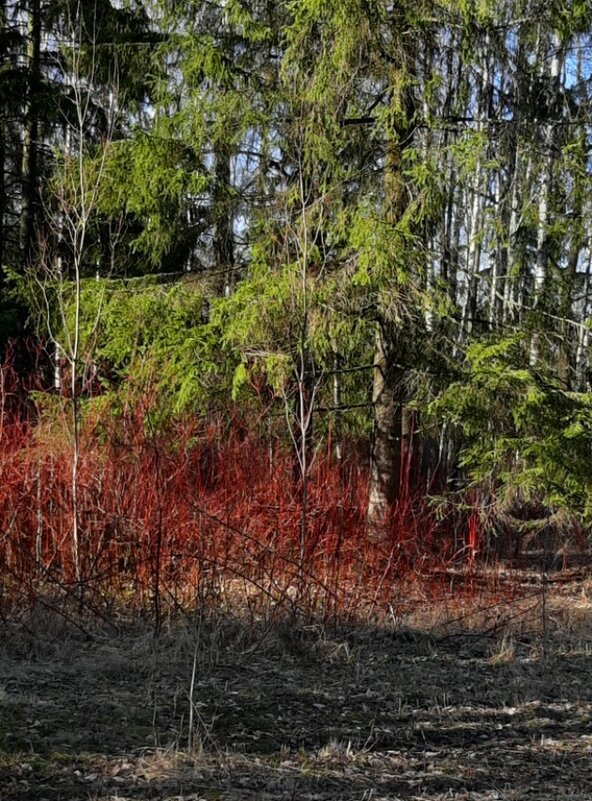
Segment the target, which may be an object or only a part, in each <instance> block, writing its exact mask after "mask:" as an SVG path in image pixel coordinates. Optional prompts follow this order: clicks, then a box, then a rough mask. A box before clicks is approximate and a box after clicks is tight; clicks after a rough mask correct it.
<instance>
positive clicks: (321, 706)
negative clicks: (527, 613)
mask: <svg viewBox="0 0 592 801" xmlns="http://www.w3.org/2000/svg"><path fill="white" fill-rule="evenodd" d="M560 634H561V632H557V634H556V635H551V634H548V633H547V634H546V635H545V637H546V639H545V641H544V642H543V639H542V635H535V636H526V635H522V636H521V638H514V639H509V638H507V637H505V638H503V639H500V640H495V639H492V638H489V637H484V636H479V635H477V634H467V633H464V634H459V635H458V636H456V635H455V636H447V637H441V638H437V637H434V636H431V635H429V634H426V633H422V632H420V631H412V630H406V631H394V632H393V631H387V630H382V629H373V630H371V629H358V630H350V631H347V632H344V631H342V632H340V631H329V630H328V629H327V628H325V627H321V626H295V625H294V624H289V623H281V624H278V625H277V626H276V627H274V628H272V629H271V630H267V631H261V632H259V633H257V632H254V631H253V630H252V629H250V628H248V627H245V626H243V625H242V624H241V623H240V622H239V621H237V620H230V619H227V620H224V621H217V622H216V623H210V624H208V625H203V624H202V625H186V626H183V627H177V628H175V629H174V630H171V631H169V632H167V633H163V634H162V636H161V637H160V638H159V639H158V640H157V641H155V640H154V638H153V637H152V634H151V632H150V631H148V630H147V629H143V628H142V627H141V626H130V627H128V628H126V627H120V628H119V630H117V631H116V630H115V629H113V630H111V631H109V630H108V629H105V628H104V629H102V630H100V631H97V632H96V636H95V637H94V639H93V640H91V641H87V640H85V639H83V638H82V637H80V636H78V635H77V634H76V633H75V632H73V631H71V630H69V631H67V632H64V631H62V632H61V633H60V634H59V636H56V635H52V633H51V631H49V630H48V629H47V627H46V630H45V631H31V630H29V631H26V630H25V629H24V628H22V627H20V626H14V627H6V628H5V629H4V631H3V647H2V649H1V654H0V789H1V792H0V797H1V798H2V799H6V801H25V799H27V801H28V800H29V799H37V800H38V801H40V799H48V800H49V801H58V799H64V801H74V799H89V798H90V799H95V801H107V799H112V798H118V799H120V800H121V799H130V800H131V799H134V801H135V800H136V799H138V800H139V799H161V800H162V799H166V800H167V801H168V800H169V799H170V800H171V801H172V799H192V800H193V801H196V800H197V799H228V800H230V799H237V800H238V799H265V800H266V801H272V800H274V799H315V800H316V801H324V800H325V799H326V800H327V801H328V800H329V799H346V800H347V799H352V800H353V799H358V800H359V799H363V798H364V799H373V801H379V799H409V800H410V801H411V799H425V800H426V801H433V800H435V799H440V798H453V799H467V798H471V799H493V798H508V799H511V798H520V799H526V798H528V799H541V800H542V799H545V800H546V801H548V799H550V798H560V797H562V796H565V795H566V794H567V795H569V797H570V798H578V797H580V798H581V799H584V798H586V799H588V798H590V796H591V794H592V778H591V774H590V761H591V756H590V754H591V752H592V684H591V683H590V682H589V680H588V677H589V670H590V657H589V655H588V654H589V646H590V643H589V642H587V641H585V640H583V639H580V640H579V642H578V644H577V647H575V646H574V643H572V645H571V646H570V650H569V652H567V651H566V648H565V639H564V638H562V637H561V636H560Z"/></svg>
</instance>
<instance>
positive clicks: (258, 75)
mask: <svg viewBox="0 0 592 801" xmlns="http://www.w3.org/2000/svg"><path fill="white" fill-rule="evenodd" d="M0 43H1V51H2V54H3V56H2V64H1V66H0V261H1V263H2V267H3V271H2V292H3V296H2V331H1V334H2V337H3V340H4V341H5V342H6V341H7V340H8V339H9V338H10V337H14V336H18V335H19V333H20V326H22V325H26V327H28V329H29V333H34V334H35V336H37V337H38V339H39V341H40V342H42V343H43V344H44V346H45V347H46V349H47V352H48V354H49V357H50V361H51V365H49V364H47V365H46V366H45V368H44V369H45V374H44V375H45V378H46V383H45V386H46V389H47V391H48V392H53V393H54V394H56V392H57V394H58V395H61V396H62V398H63V401H64V402H68V403H70V405H71V407H72V408H71V423H70V425H71V431H72V442H73V448H74V453H75V458H74V465H73V472H72V480H73V486H74V491H73V504H74V506H76V503H77V500H76V495H77V493H76V483H77V481H78V473H77V470H78V467H77V464H78V461H79V458H80V456H81V454H80V452H79V449H80V447H81V446H82V441H83V440H82V438H81V437H82V434H83V433H84V432H85V426H86V421H87V420H89V419H93V415H92V414H91V413H90V411H89V410H91V409H92V408H94V407H97V408H100V409H101V410H102V414H104V415H106V416H112V417H113V419H117V418H118V415H119V416H120V417H119V419H121V415H124V414H125V413H126V410H127V411H129V409H130V408H132V407H133V406H134V404H136V403H146V398H147V397H149V398H150V413H151V417H150V425H151V426H153V427H155V431H158V432H159V433H162V432H164V431H172V430H173V428H174V426H175V424H176V423H178V421H179V420H188V419H194V420H200V421H204V420H212V419H214V418H216V419H220V420H225V421H227V424H228V426H230V423H229V422H228V421H230V420H233V419H236V415H237V413H238V414H239V415H240V417H241V419H242V420H243V421H247V424H248V426H250V427H251V428H252V430H253V432H255V435H256V436H257V437H260V438H262V440H266V441H268V442H269V443H271V446H272V447H275V446H278V447H280V448H283V449H284V453H285V452H290V451H291V452H292V453H293V455H294V460H295V470H294V474H293V479H294V481H295V483H296V484H299V486H300V488H301V492H302V505H303V510H304V511H303V520H305V519H306V516H307V514H308V512H307V507H306V503H307V501H306V492H307V489H306V488H307V482H308V479H309V477H310V476H311V474H312V473H311V471H312V470H313V466H314V462H315V458H316V455H317V453H318V452H319V448H322V449H325V448H326V446H327V445H329V447H330V449H331V450H332V453H333V456H334V458H336V459H337V460H339V459H340V458H342V457H343V450H344V448H346V447H347V448H349V453H353V452H356V453H359V454H361V456H362V457H363V459H366V458H367V467H368V475H369V482H370V486H369V493H368V509H367V513H366V519H367V521H368V524H369V526H370V528H371V529H374V528H375V527H376V526H380V525H381V524H382V522H384V517H385V515H386V514H387V511H388V509H389V508H390V507H392V505H393V504H395V503H397V502H402V498H403V497H404V496H405V495H406V493H408V492H409V490H410V488H414V489H416V490H418V491H420V492H424V493H425V492H428V493H429V492H433V493H439V494H441V495H445V496H446V494H447V493H451V497H454V498H457V497H458V492H459V491H460V492H461V494H462V493H463V492H466V491H470V493H471V495H470V497H472V498H475V497H479V493H481V494H482V497H487V498H494V499H495V503H498V504H499V505H500V508H501V507H504V508H507V507H508V506H512V505H514V506H516V505H518V506H519V507H520V509H521V514H522V516H523V517H524V516H526V517H528V516H529V515H530V516H532V517H533V518H536V519H547V518H549V519H550V518H552V516H553V515H554V514H555V513H556V512H557V511H558V510H560V509H562V510H567V512H568V513H570V514H573V515H575V516H579V517H580V518H581V519H583V520H585V521H588V520H589V519H590V517H591V515H592V487H591V486H590V478H589V472H590V471H589V461H590V458H591V457H592V452H591V447H592V440H591V437H592V433H591V432H592V403H591V401H590V395H589V371H590V367H589V361H590V360H589V349H590V325H589V323H590V318H591V315H592V292H591V290H592V285H591V281H590V274H591V265H592V245H591V242H590V238H589V236H588V233H587V231H588V228H589V226H590V215H591V212H592V205H591V203H590V186H591V177H592V164H591V163H590V135H591V127H590V126H591V120H592V83H591V77H590V76H591V64H592V61H591V48H592V7H591V6H590V3H589V2H588V0H564V2H541V0H504V2H493V0H475V1H473V0H465V1H464V2H459V3H456V2H449V0H419V2H417V0H416V1H415V2H408V1H407V0H399V2H396V3H391V2H386V0H370V1H368V2H367V1H365V0H330V1H329V0H282V2H275V3H271V2H267V0H226V2H223V1H222V0H220V2H200V1H199V0H180V1H179V2H175V3H166V2H160V1H159V0H129V2H124V3H116V2H111V1H110V0H100V1H99V2H94V3H86V2H71V1H70V0H26V1H25V0H23V1H22V2H18V3H17V2H12V1H11V0H1V2H0ZM37 408H38V409H43V410H44V414H50V413H51V410H52V409H55V404H52V403H51V402H45V403H42V402H40V401H39V400H38V401H37ZM62 408H63V404H60V409H62ZM226 430H228V429H226ZM85 436H86V434H85ZM171 437H173V435H172V434H171ZM173 439H174V437H173ZM172 447H174V442H173V443H172ZM77 516H78V511H76V510H75V511H74V529H75V532H74V533H75V539H76V536H77V534H76V529H77ZM303 525H304V524H303ZM304 529H305V526H304V528H303V532H304ZM303 536H304V534H303Z"/></svg>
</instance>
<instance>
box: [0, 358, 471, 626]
mask: <svg viewBox="0 0 592 801" xmlns="http://www.w3.org/2000/svg"><path fill="white" fill-rule="evenodd" d="M10 364H11V360H10V359H7V360H6V361H5V363H4V366H3V368H2V370H1V371H0V380H1V382H2V385H1V390H2V395H1V396H2V422H1V427H0V458H1V464H0V473H1V475H0V521H1V526H0V609H2V608H6V607H7V606H9V605H14V604H15V603H18V602H19V599H22V598H23V597H25V596H28V597H31V598H35V597H36V596H37V595H39V594H41V593H47V592H48V591H49V592H51V591H52V590H53V591H56V592H57V591H59V592H62V593H72V595H73V596H74V597H76V598H81V597H83V598H84V599H85V601H86V602H87V603H88V604H91V605H95V606H96V607H97V608H101V607H103V608H104V605H105V604H109V605H113V604H114V603H116V604H121V605H127V607H128V608H129V609H130V610H131V611H134V612H138V613H140V612H151V613H153V614H155V615H156V616H157V617H158V618H160V616H161V615H162V614H163V611H164V610H165V609H167V610H171V609H188V608H199V609H202V610H205V609H217V610H223V609H228V610H230V611H237V609H238V608H240V609H242V610H248V611H250V613H251V614H253V615H260V614H262V613H266V614H269V612H270V611H272V612H273V611H274V610H278V612H280V611H285V610H293V611H296V612H297V613H299V614H303V615H307V616H311V617H314V618H316V619H318V618H321V619H323V620H330V619H335V620H341V619H343V618H349V619H351V618H359V617H361V616H363V617H365V618H366V619H368V618H370V617H375V616H376V615H378V614H384V612H385V610H389V609H390V610H392V608H393V605H395V604H396V602H397V601H396V598H397V592H400V589H399V590H398V589H397V588H398V587H399V588H400V586H401V582H402V581H406V580H408V579H409V578H410V577H418V576H427V575H429V574H430V571H432V574H433V573H434V572H437V571H435V570H434V568H440V569H441V568H442V566H443V565H447V564H450V563H451V562H452V561H453V560H457V561H458V560H459V559H460V560H461V561H462V560H464V562H465V564H467V565H469V566H470V565H472V564H473V562H474V560H475V556H476V549H477V544H478V539H479V533H478V531H477V518H476V517H475V516H474V515H473V516H472V517H471V518H470V520H469V521H468V523H469V525H468V526H467V521H466V520H464V519H463V517H462V516H461V515H460V513H458V512H455V511H454V510H452V509H451V511H450V513H449V514H448V516H444V517H442V515H440V516H439V518H438V520H437V519H436V517H435V515H434V514H433V513H432V512H431V510H430V507H429V505H428V503H427V502H426V500H425V499H424V498H422V497H421V496H420V495H417V494H414V493H412V492H411V491H409V488H407V491H405V492H403V493H402V495H401V499H400V501H399V503H398V504H397V505H396V506H395V507H394V508H393V510H392V513H391V515H390V518H389V520H388V521H387V524H386V529H387V530H386V533H385V536H384V537H380V538H377V537H376V533H375V532H374V533H373V534H370V533H369V532H368V530H367V526H366V508H367V493H368V481H367V470H366V468H365V467H364V465H363V460H360V459H359V458H356V457H355V454H354V453H352V454H351V455H350V456H347V455H345V456H344V457H343V458H342V459H341V460H340V461H336V460H335V459H334V458H333V456H332V455H331V453H330V449H328V452H327V454H326V455H324V456H323V455H322V454H319V455H318V457H317V459H316V461H315V464H314V466H313V468H312V470H311V473H310V476H309V478H308V486H307V492H308V498H307V504H306V521H305V532H306V537H305V543H304V550H303V549H302V506H301V493H300V488H299V486H298V485H297V484H295V482H294V464H293V458H294V457H293V454H292V453H291V452H290V449H289V447H288V446H287V445H285V444H281V443H279V442H276V443H270V442H269V441H268V440H266V439H264V438H262V436H261V434H258V433H257V432H255V431H252V430H249V429H248V427H247V426H245V425H244V422H241V421H240V419H239V418H238V416H237V417H236V419H234V420H231V421H229V420H228V419H226V420H225V421H224V422H223V421H222V420H210V421H204V420H195V419H183V420H178V421H177V422H176V423H175V424H174V425H169V426H168V427H167V429H166V431H162V430H161V429H155V426H154V425H153V424H152V422H151V416H150V404H149V403H146V404H144V405H142V404H141V403H139V404H136V406H135V407H134V408H131V409H128V410H127V411H126V410H123V411H122V410H121V409H120V410H119V411H118V412H117V414H111V415H104V416H103V417H102V418H101V417H100V416H99V414H98V412H95V413H93V412H92V411H91V412H89V413H88V414H87V416H86V419H85V424H84V426H83V432H82V436H81V440H80V456H79V464H78V492H77V496H78V497H77V504H78V507H77V514H78V538H79V541H78V543H77V548H76V549H74V548H73V543H72V531H73V525H72V523H73V521H72V516H73V504H72V482H71V470H70V465H71V459H72V441H71V436H70V434H69V430H68V411H67V405H68V403H69V400H68V399H67V398H60V397H58V396H55V395H53V396H52V395H51V393H50V392H47V393H42V392H40V393H39V394H38V395H35V394H34V393H33V392H32V390H38V391H39V390H41V389H42V388H41V387H40V386H39V382H33V381H30V382H28V383H27V382H26V381H23V380H21V379H19V378H18V377H17V375H16V373H15V371H14V369H13V368H12V367H11V366H10ZM48 400H51V401H53V402H55V409H53V411H52V415H50V416H49V418H48V415H47V414H46V415H43V414H40V412H39V409H40V408H41V407H42V406H43V404H44V403H45V404H47V402H48ZM60 404H61V406H60ZM60 408H63V412H62V413H60ZM56 410H57V411H56ZM93 414H94V417H93ZM48 419H50V422H48ZM352 450H353V449H352ZM75 558H76V559H78V561H79V564H78V565H75V564H74V559H75Z"/></svg>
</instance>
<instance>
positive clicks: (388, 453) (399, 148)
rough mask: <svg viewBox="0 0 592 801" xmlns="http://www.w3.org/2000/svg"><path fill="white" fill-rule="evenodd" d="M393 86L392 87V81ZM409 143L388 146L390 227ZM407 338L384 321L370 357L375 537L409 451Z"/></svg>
mask: <svg viewBox="0 0 592 801" xmlns="http://www.w3.org/2000/svg"><path fill="white" fill-rule="evenodd" d="M393 85H396V77H395V78H394V80H393ZM404 102H405V105H406V112H407V114H406V118H407V121H409V120H411V118H412V99H411V96H410V95H409V93H406V97H405V98H404ZM410 137H411V131H410V130H409V129H408V128H407V127H406V128H404V129H401V130H394V131H393V132H392V134H391V136H390V139H389V141H387V144H386V154H385V174H384V196H385V215H386V219H387V221H388V222H389V223H390V224H392V225H393V226H394V225H396V224H397V223H399V222H400V221H401V219H402V218H403V215H404V213H405V210H406V208H407V204H408V196H407V187H406V185H405V177H404V175H403V154H404V149H405V148H406V147H408V146H409V142H410ZM410 336H411V335H410V332H408V331H407V332H403V331H401V330H400V324H398V323H393V322H391V321H389V320H387V319H384V318H382V319H380V320H379V325H378V330H377V332H376V340H375V355H374V381H373V391H372V402H373V407H374V430H373V437H372V449H371V459H370V492H369V499H368V523H369V526H370V530H371V532H372V533H373V534H374V535H375V536H380V534H381V531H382V527H383V524H384V521H385V518H386V514H387V512H388V509H389V507H390V506H391V505H392V504H393V503H394V501H395V500H396V498H397V496H398V494H399V491H400V488H401V466H402V459H403V456H404V454H405V453H406V451H407V446H408V430H407V429H405V430H404V429H403V417H404V406H405V403H406V401H407V397H406V394H407V393H406V389H407V388H406V367H405V366H404V363H405V360H406V357H405V351H406V349H407V348H406V345H407V343H408V342H409V338H410ZM404 440H405V441H404Z"/></svg>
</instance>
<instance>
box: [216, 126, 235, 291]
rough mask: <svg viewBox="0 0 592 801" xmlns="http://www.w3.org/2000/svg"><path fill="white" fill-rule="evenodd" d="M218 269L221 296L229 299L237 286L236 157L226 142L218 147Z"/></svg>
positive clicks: (217, 144)
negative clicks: (235, 228)
mask: <svg viewBox="0 0 592 801" xmlns="http://www.w3.org/2000/svg"><path fill="white" fill-rule="evenodd" d="M215 159H216V164H215V183H214V269H215V271H216V273H217V274H219V276H220V280H219V281H218V280H217V281H216V284H218V285H219V286H220V288H221V294H223V295H225V296H226V297H229V296H230V295H231V294H232V291H233V288H234V284H235V279H236V276H235V272H234V271H235V253H234V215H233V210H232V195H231V193H232V175H231V171H232V170H231V168H232V153H231V150H230V147H229V146H228V145H227V144H226V143H224V142H217V143H216V145H215Z"/></svg>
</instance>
